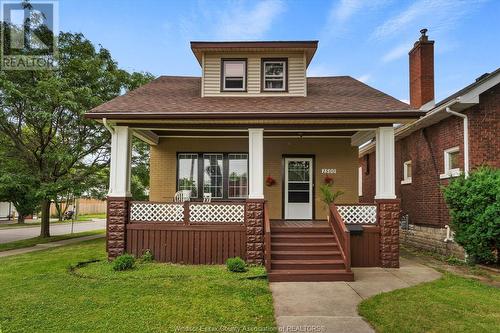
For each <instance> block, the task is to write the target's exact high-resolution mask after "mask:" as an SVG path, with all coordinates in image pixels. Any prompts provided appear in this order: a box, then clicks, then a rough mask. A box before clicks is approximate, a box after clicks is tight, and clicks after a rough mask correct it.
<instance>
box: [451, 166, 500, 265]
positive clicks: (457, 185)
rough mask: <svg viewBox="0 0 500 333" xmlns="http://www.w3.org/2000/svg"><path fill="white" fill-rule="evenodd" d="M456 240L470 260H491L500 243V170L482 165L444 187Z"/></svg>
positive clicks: (487, 261)
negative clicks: (467, 176)
mask: <svg viewBox="0 0 500 333" xmlns="http://www.w3.org/2000/svg"><path fill="white" fill-rule="evenodd" d="M443 192H444V197H445V200H446V203H447V204H448V207H449V209H450V215H451V227H452V229H453V231H454V232H455V240H456V242H457V243H458V244H460V245H461V246H463V248H464V249H465V251H466V252H467V254H468V255H470V256H471V257H472V260H474V261H477V262H483V263H491V262H494V261H495V260H498V258H495V256H498V249H499V246H500V169H492V168H490V167H481V168H479V169H477V170H476V171H474V172H472V173H471V174H470V176H469V178H465V177H464V176H463V175H462V176H460V177H458V178H456V179H454V180H452V181H451V182H450V184H449V185H448V186H447V187H446V188H444V190H443Z"/></svg>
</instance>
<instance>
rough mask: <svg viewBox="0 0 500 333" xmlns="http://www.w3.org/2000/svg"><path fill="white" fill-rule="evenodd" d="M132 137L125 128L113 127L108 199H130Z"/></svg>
mask: <svg viewBox="0 0 500 333" xmlns="http://www.w3.org/2000/svg"><path fill="white" fill-rule="evenodd" d="M131 139H132V135H131V131H130V129H129V128H128V127H127V126H115V127H114V128H113V134H111V165H110V172H109V193H108V196H110V197H123V198H129V197H131V196H132V195H131V193H130V163H131V157H132V153H131V151H132V140H131Z"/></svg>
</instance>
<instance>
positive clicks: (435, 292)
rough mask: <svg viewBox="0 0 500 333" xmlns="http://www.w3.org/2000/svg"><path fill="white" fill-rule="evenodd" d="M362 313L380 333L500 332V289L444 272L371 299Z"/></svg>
mask: <svg viewBox="0 0 500 333" xmlns="http://www.w3.org/2000/svg"><path fill="white" fill-rule="evenodd" d="M359 313H360V314H361V315H362V316H363V317H365V318H366V319H367V320H368V322H370V324H372V326H373V327H375V329H376V330H377V331H378V332H498V329H499V327H500V289H498V288H495V287H491V286H487V285H485V284H482V283H481V282H478V281H474V280H470V279H466V278H462V277H459V276H456V275H453V274H450V273H444V276H443V277H442V278H441V279H439V280H436V281H434V282H429V283H425V284H421V285H417V286H415V287H411V288H407V289H400V290H395V291H392V292H389V293H384V294H380V295H377V296H374V297H372V298H370V299H367V300H365V301H363V302H362V303H361V304H360V305H359Z"/></svg>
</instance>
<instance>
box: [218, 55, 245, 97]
mask: <svg viewBox="0 0 500 333" xmlns="http://www.w3.org/2000/svg"><path fill="white" fill-rule="evenodd" d="M246 67H247V62H246V60H244V59H241V60H225V59H223V60H222V90H223V91H245V89H246Z"/></svg>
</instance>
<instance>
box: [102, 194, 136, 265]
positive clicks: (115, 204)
mask: <svg viewBox="0 0 500 333" xmlns="http://www.w3.org/2000/svg"><path fill="white" fill-rule="evenodd" d="M129 201H130V198H128V197H109V196H108V198H107V199H106V202H107V214H106V251H107V252H108V260H113V259H115V258H116V257H118V256H120V255H122V254H124V253H125V252H126V249H127V223H128V219H129V218H128V210H129Z"/></svg>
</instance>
